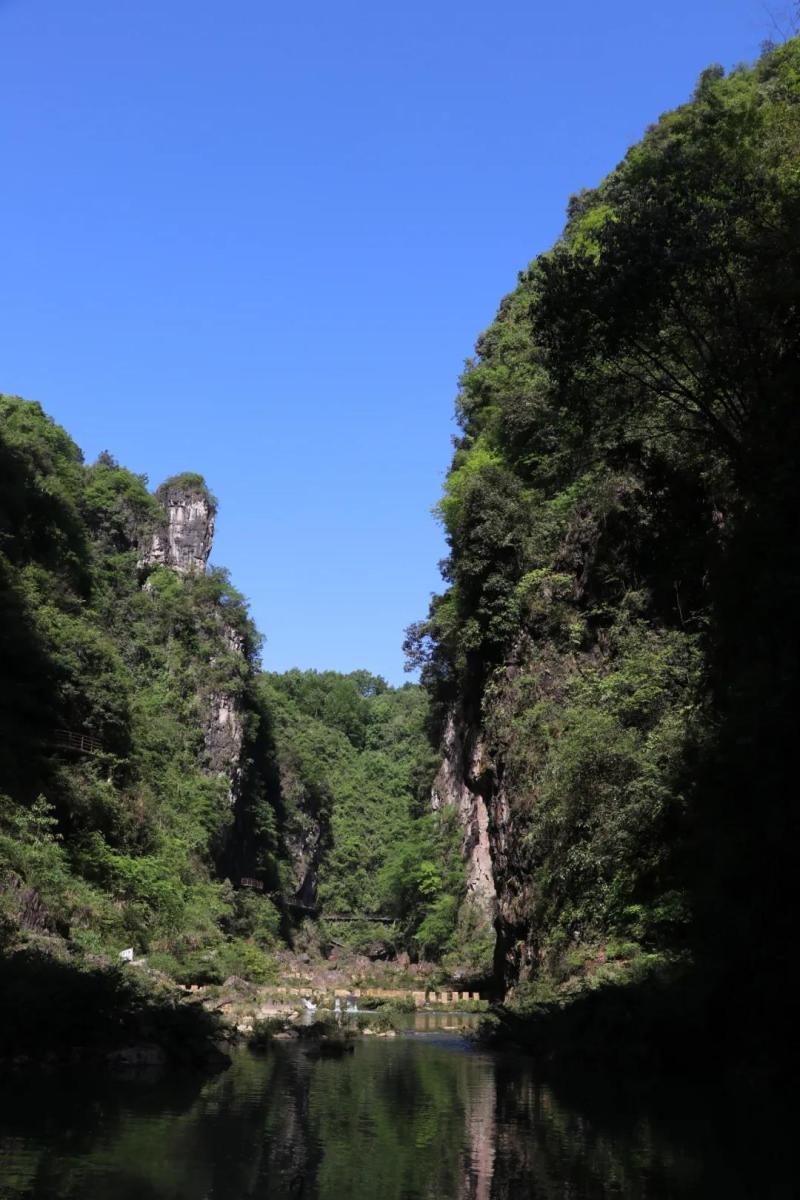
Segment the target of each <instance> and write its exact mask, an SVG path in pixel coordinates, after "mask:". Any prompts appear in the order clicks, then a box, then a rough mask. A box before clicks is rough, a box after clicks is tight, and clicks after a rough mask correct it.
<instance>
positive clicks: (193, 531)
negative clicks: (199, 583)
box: [141, 480, 216, 574]
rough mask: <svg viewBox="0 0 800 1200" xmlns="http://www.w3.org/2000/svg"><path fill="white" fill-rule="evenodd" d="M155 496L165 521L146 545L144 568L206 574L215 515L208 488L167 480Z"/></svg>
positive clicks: (191, 482)
mask: <svg viewBox="0 0 800 1200" xmlns="http://www.w3.org/2000/svg"><path fill="white" fill-rule="evenodd" d="M156 496H157V498H158V500H160V502H161V504H162V506H163V509H164V521H163V523H161V524H160V525H158V526H157V528H156V529H155V530H154V531H153V532H152V534H151V536H150V539H149V542H147V543H146V544H145V547H144V550H143V554H142V558H141V566H143V567H171V568H172V570H173V571H178V572H180V573H181V574H189V573H192V572H202V571H205V569H206V564H207V562H208V556H209V554H210V553H211V543H212V541H213V538H214V520H215V516H216V513H215V509H214V506H213V504H212V502H211V500H210V498H209V495H208V492H207V490H206V488H205V486H204V485H203V484H202V483H196V482H194V481H188V482H187V481H186V480H178V481H175V482H172V481H168V482H167V483H165V484H162V486H161V487H160V488H159V489H158V491H157V492H156Z"/></svg>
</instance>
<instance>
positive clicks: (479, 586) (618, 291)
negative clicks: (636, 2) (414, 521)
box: [407, 40, 800, 1024]
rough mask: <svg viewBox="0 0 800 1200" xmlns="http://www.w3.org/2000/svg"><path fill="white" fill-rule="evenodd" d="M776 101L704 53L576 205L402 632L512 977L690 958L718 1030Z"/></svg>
mask: <svg viewBox="0 0 800 1200" xmlns="http://www.w3.org/2000/svg"><path fill="white" fill-rule="evenodd" d="M799 101H800V43H798V41H796V40H795V41H792V42H789V43H787V44H786V45H784V46H782V47H780V48H777V49H773V50H770V51H767V52H766V53H765V54H764V55H763V56H762V58H761V60H760V61H759V62H758V63H757V65H756V66H755V67H754V68H753V69H747V68H741V69H737V70H734V71H733V72H731V73H730V74H729V75H728V76H727V77H726V76H725V75H724V72H723V71H722V69H721V68H716V67H712V68H710V69H709V70H707V71H705V72H704V73H703V75H702V76H701V78H700V81H699V83H698V85H697V89H696V92H695V95H694V97H693V98H692V100H691V101H690V102H689V103H687V104H685V105H684V106H682V107H681V108H679V109H677V110H675V111H674V112H670V113H667V114H666V115H665V116H663V117H662V118H661V119H660V120H659V121H658V123H657V124H655V125H654V126H652V127H651V128H650V129H649V130H648V131H647V133H646V135H645V137H644V138H643V139H642V141H641V142H639V143H638V144H637V145H635V146H634V147H633V148H632V149H631V150H630V151H629V153H628V154H627V156H626V158H625V159H624V161H623V162H622V163H621V164H620V165H619V166H618V167H617V168H616V170H614V171H613V172H612V173H611V174H610V175H609V176H608V178H606V179H605V180H604V181H603V182H602V183H601V184H600V186H599V187H597V188H596V189H594V190H592V191H583V192H581V193H579V194H577V195H575V196H573V197H572V199H571V200H570V203H569V208H568V219H567V224H566V227H565V229H564V233H563V236H562V237H561V238H560V240H559V241H558V242H557V244H556V245H555V246H554V247H553V248H552V249H551V250H549V251H547V252H546V253H543V254H541V255H540V256H539V257H538V258H537V259H536V260H535V261H534V262H533V263H531V265H530V266H529V267H528V268H527V269H526V270H524V271H522V272H521V273H520V276H519V281H518V284H517V287H516V288H515V290H514V291H513V292H512V293H511V294H509V295H508V296H506V297H505V299H504V300H503V301H502V303H501V305H500V309H499V312H498V314H497V317H496V319H495V321H494V323H493V324H492V325H491V326H490V328H489V329H488V330H487V331H486V332H485V333H484V334H483V335H482V336H481V337H480V339H479V341H478V344H477V349H476V355H475V358H474V359H473V360H472V361H470V362H469V363H468V365H467V369H466V371H465V373H464V375H463V377H462V379H461V387H460V392H459V396H458V420H459V425H460V429H461V433H460V436H459V438H458V440H457V444H456V449H455V454H454V457H453V462H452V466H451V469H450V472H449V475H448V477H447V481H446V485H445V490H444V495H443V497H442V500H441V503H440V514H441V519H442V521H443V524H444V527H445V530H446V533H447V538H448V543H449V547H450V553H449V557H448V559H447V562H446V564H445V568H444V577H445V582H446V585H447V586H446V589H445V590H444V591H443V592H442V594H441V595H438V596H436V597H435V598H434V599H433V601H432V604H431V608H430V612H429V615H428V618H427V620H425V621H422V622H420V623H419V624H418V625H416V626H415V627H413V628H412V629H411V630H410V631H409V637H408V643H407V646H408V650H409V653H410V657H411V660H412V662H413V663H414V664H415V665H419V666H421V668H422V678H423V682H424V685H425V687H426V688H427V689H428V692H429V694H430V696H431V700H432V705H433V713H434V737H435V739H438V743H439V744H440V746H441V747H442V751H443V753H444V756H445V759H446V772H445V773H446V775H447V776H449V778H450V779H451V780H455V781H456V782H455V785H454V786H452V787H451V788H450V794H449V799H450V801H451V802H452V803H458V804H459V805H460V807H461V810H462V812H466V813H467V826H468V827H467V837H466V845H467V849H468V852H469V853H471V854H472V855H473V856H474V855H476V854H481V855H483V856H484V857H485V856H486V854H487V853H488V855H489V857H490V860H491V880H490V881H489V883H488V885H487V888H486V892H487V896H488V897H489V899H488V903H490V904H491V903H492V900H491V891H492V886H493V888H494V890H495V891H496V901H495V902H494V912H495V923H496V929H497V934H498V942H497V953H496V960H495V962H496V971H497V976H498V979H499V980H501V981H502V983H503V984H504V985H505V986H512V987H516V991H517V994H518V995H525V994H527V995H528V996H529V997H533V998H534V999H536V998H539V999H548V998H552V997H553V996H558V995H565V994H568V993H569V992H571V991H572V992H574V991H578V990H580V989H585V988H587V987H590V986H593V985H596V984H597V983H599V982H601V981H603V980H605V981H606V982H608V981H613V980H614V979H618V980H624V979H628V980H631V979H633V978H634V977H635V978H642V977H643V976H644V975H646V974H647V973H648V972H649V971H657V970H659V969H666V967H667V965H668V964H672V965H673V967H674V966H675V964H676V963H679V962H683V963H684V964H687V966H686V969H688V970H695V971H696V970H697V969H698V967H700V966H701V967H702V968H703V971H704V972H705V974H704V980H705V983H704V986H705V987H706V989H707V995H708V996H713V1001H712V1000H710V1001H709V1004H712V1003H713V1004H716V1003H717V1002H718V1001H719V1000H720V997H725V996H728V997H729V996H730V995H733V994H735V995H736V996H737V1003H738V1004H739V1009H737V1014H736V1016H735V1017H734V1016H731V1021H732V1022H734V1021H735V1020H738V1019H739V1018H740V1017H741V1015H742V1013H743V1012H746V1011H747V1007H748V1005H749V1004H750V1003H751V1002H752V1003H753V1004H757V1005H758V1008H767V1007H769V1006H774V1005H777V1006H778V1007H780V1000H779V997H780V996H781V994H782V992H783V990H784V982H785V978H786V970H785V968H786V966H787V964H788V955H789V952H790V945H791V923H790V920H789V917H788V912H789V910H790V908H791V906H790V905H789V904H787V897H788V896H789V895H790V894H791V891H792V880H793V877H794V860H795V856H796V844H795V827H794V807H795V806H794V802H793V801H792V800H791V795H792V793H793V791H794V788H793V786H792V781H793V779H794V776H795V773H796V770H795V762H794V757H795V728H796V718H795V716H794V713H796V711H797V708H796V701H797V678H798V654H797V651H798V647H797V611H798V584H799V583H800V562H799V561H798V545H799V544H798V537H797V514H798V499H799V497H798V471H797V463H798V450H799V449H800V446H799V445H798V440H799V439H798V417H797V394H798V384H800V361H799V360H798V347H799V344H800V343H799V342H798V334H799V333H800V165H799V164H800V158H798V151H799V150H800V105H799V103H798V102H799ZM481 831H483V832H481ZM478 834H480V836H478ZM476 870H478V873H479V874H480V868H479V867H476ZM689 963H692V964H694V967H689V966H688V964H689ZM521 982H522V983H524V984H525V987H522V988H521V987H520V986H519V985H520V983H521ZM767 997H769V1000H767V999H766V998H767ZM729 1011H730V1006H728V1007H727V1008H726V1007H722V1008H719V1009H718V1016H719V1021H718V1023H722V1024H724V1022H725V1014H726V1013H728V1012H729ZM761 1015H762V1016H765V1014H764V1013H761ZM765 1019H766V1018H765ZM756 1020H757V1010H756V1009H755V1008H753V1009H752V1010H751V1011H750V1013H749V1016H748V1021H749V1023H750V1024H752V1023H753V1022H754V1021H756Z"/></svg>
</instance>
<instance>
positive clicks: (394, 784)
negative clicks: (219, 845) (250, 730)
mask: <svg viewBox="0 0 800 1200" xmlns="http://www.w3.org/2000/svg"><path fill="white" fill-rule="evenodd" d="M261 686H262V693H261V694H262V698H263V701H264V704H265V707H266V708H267V709H268V710H269V711H270V713H272V714H273V718H274V731H275V741H276V746H277V757H278V763H279V768H280V777H281V785H282V795H283V798H284V804H285V811H286V826H285V838H286V843H287V848H288V850H289V853H288V855H287V860H286V861H287V871H289V872H290V873H292V875H293V878H292V879H291V882H289V881H288V880H287V885H286V890H287V892H288V891H292V892H293V893H294V894H295V895H296V896H297V897H298V898H299V900H300V901H301V902H305V903H306V904H307V905H308V906H310V907H313V908H315V909H317V910H318V912H319V914H320V916H321V919H322V922H323V930H324V935H325V936H326V937H335V939H336V940H337V941H339V942H345V943H346V944H349V945H351V946H353V947H354V948H358V947H360V948H363V949H371V948H374V949H375V950H377V951H379V952H381V947H382V946H383V947H384V951H383V952H386V953H391V952H393V951H397V950H409V951H411V952H412V953H414V954H421V955H423V956H425V957H429V958H436V959H439V958H441V957H442V956H444V955H448V954H449V955H451V956H455V958H456V959H459V958H460V957H461V956H462V955H463V954H464V953H465V949H466V948H465V947H464V946H462V944H461V941H460V937H459V924H458V912H459V907H460V905H461V903H462V901H463V896H464V886H465V885H464V870H463V862H462V859H461V854H460V836H459V831H458V829H457V828H456V827H455V824H454V821H453V816H454V814H450V813H444V814H441V815H439V814H433V813H431V812H430V811H429V810H430V789H431V780H432V778H433V774H434V772H435V770H436V766H437V757H436V755H435V754H434V753H433V751H432V749H431V747H430V745H429V742H428V738H427V732H426V730H427V716H428V705H427V699H426V696H425V693H424V692H423V691H422V690H421V689H420V688H419V687H418V686H415V685H412V684H406V685H405V686H404V687H402V688H392V687H390V686H389V685H388V684H387V683H386V681H385V680H383V679H381V678H380V677H376V676H374V675H370V674H369V673H368V672H366V671H354V672H351V673H350V674H349V675H342V674H338V673H337V672H334V671H323V672H317V671H288V672H286V673H285V674H283V675H276V674H265V675H264V676H262V684H261ZM326 914H328V915H330V914H335V915H337V916H342V915H343V916H348V917H361V918H363V919H362V920H360V921H352V922H345V923H339V924H336V925H335V927H334V926H333V925H332V924H331V925H330V926H328V925H326V923H325V917H326ZM370 915H373V916H374V915H381V916H384V917H393V918H395V922H394V923H393V924H392V926H391V927H390V928H388V929H387V927H386V926H384V925H381V924H377V923H375V922H370V920H369V916H370Z"/></svg>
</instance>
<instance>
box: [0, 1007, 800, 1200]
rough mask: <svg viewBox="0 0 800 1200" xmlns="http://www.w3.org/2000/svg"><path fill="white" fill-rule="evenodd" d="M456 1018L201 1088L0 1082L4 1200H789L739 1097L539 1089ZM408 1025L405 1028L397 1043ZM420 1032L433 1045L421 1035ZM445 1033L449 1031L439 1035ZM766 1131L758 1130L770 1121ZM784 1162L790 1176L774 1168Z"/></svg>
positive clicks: (280, 1056) (73, 1074)
mask: <svg viewBox="0 0 800 1200" xmlns="http://www.w3.org/2000/svg"><path fill="white" fill-rule="evenodd" d="M454 1020H455V1019H454V1018H447V1017H441V1018H436V1019H434V1020H425V1021H421V1020H418V1021H417V1022H416V1028H409V1029H407V1030H406V1031H405V1033H404V1034H403V1035H401V1036H398V1037H396V1038H394V1039H383V1038H374V1037H373V1038H364V1039H363V1040H360V1041H359V1042H358V1043H357V1045H356V1047H355V1052H354V1053H353V1054H352V1055H348V1056H346V1057H345V1058H343V1059H324V1058H323V1059H319V1058H317V1059H315V1058H313V1057H310V1056H309V1055H308V1054H307V1053H305V1052H304V1049H303V1048H302V1046H300V1045H298V1044H297V1043H293V1042H279V1043H275V1044H274V1045H273V1046H272V1047H271V1048H270V1049H269V1050H268V1051H267V1052H266V1053H264V1054H260V1055H257V1054H253V1053H251V1052H250V1051H248V1050H240V1051H237V1052H236V1053H235V1055H234V1061H233V1064H232V1066H231V1067H230V1069H229V1070H227V1071H225V1072H224V1073H222V1074H220V1075H217V1076H214V1077H213V1078H210V1079H209V1078H199V1077H194V1076H191V1075H189V1076H187V1075H185V1074H174V1075H171V1076H168V1077H148V1076H147V1075H142V1074H134V1075H131V1076H130V1077H128V1078H121V1077H119V1076H111V1075H108V1074H100V1075H91V1074H86V1073H84V1072H81V1071H79V1070H71V1071H69V1072H65V1071H53V1072H43V1071H38V1072H30V1073H27V1074H15V1075H14V1076H13V1077H11V1076H9V1077H7V1078H6V1079H5V1080H4V1081H3V1083H2V1089H1V1090H0V1197H2V1200H22V1198H25V1200H246V1198H247V1200H249V1198H251V1197H252V1198H253V1200H283V1198H286V1200H298V1198H299V1200H529V1198H530V1200H595V1198H598V1200H599V1198H602V1200H605V1198H606V1197H608V1198H609V1200H610V1198H612V1197H613V1198H615V1200H619V1198H624V1200H628V1198H629V1200H684V1198H692V1200H694V1198H697V1200H700V1198H702V1200H709V1198H711V1197H717V1196H719V1197H725V1200H739V1198H740V1197H741V1198H744V1197H748V1198H750V1197H752V1198H754V1200H755V1198H757V1200H783V1198H784V1197H786V1198H787V1200H788V1198H789V1197H791V1196H794V1195H796V1194H797V1193H796V1192H795V1191H794V1189H793V1186H792V1183H793V1181H791V1176H790V1172H789V1168H790V1163H789V1150H788V1149H787V1147H789V1146H790V1144H791V1143H790V1140H789V1139H787V1138H784V1137H782V1136H781V1135H780V1134H779V1133H778V1131H777V1128H776V1126H775V1124H774V1122H773V1121H772V1120H771V1119H767V1118H766V1117H763V1115H762V1117H758V1116H756V1115H754V1113H755V1109H754V1107H753V1106H752V1105H750V1104H749V1102H748V1101H749V1097H748V1096H747V1094H746V1093H743V1094H742V1095H739V1096H737V1095H734V1096H730V1095H729V1096H728V1097H727V1099H726V1100H725V1101H724V1102H722V1101H721V1100H719V1098H718V1097H714V1098H711V1097H709V1096H708V1095H705V1094H703V1093H702V1092H700V1093H698V1091H697V1089H689V1088H686V1089H685V1090H681V1089H677V1090H674V1089H673V1090H672V1091H671V1092H670V1093H669V1094H664V1093H661V1094H658V1093H656V1094H655V1095H654V1094H653V1093H651V1092H648V1093H639V1094H634V1095H632V1094H631V1093H630V1090H629V1089H627V1090H624V1089H620V1087H619V1086H618V1085H617V1084H616V1083H615V1082H614V1081H613V1080H608V1079H595V1080H593V1081H591V1087H587V1081H586V1080H584V1081H583V1083H582V1084H581V1086H580V1087H579V1088H577V1089H576V1087H575V1086H574V1085H573V1086H571V1087H567V1086H566V1085H565V1084H564V1083H563V1082H562V1083H561V1084H559V1085H558V1086H556V1085H554V1084H553V1083H552V1082H550V1083H548V1082H543V1081H542V1079H540V1078H539V1077H538V1074H537V1071H536V1069H535V1064H534V1063H532V1062H531V1061H530V1060H527V1059H525V1058H524V1057H522V1056H519V1055H517V1054H512V1053H495V1052H492V1053H490V1052H487V1051H484V1050H477V1049H475V1048H473V1047H472V1046H471V1045H470V1044H469V1043H468V1042H467V1041H465V1040H464V1039H463V1038H462V1037H460V1036H459V1035H458V1033H457V1032H456V1031H455V1030H454V1029H453V1028H452V1026H453V1024H454ZM414 1024H415V1022H414V1019H413V1018H411V1019H410V1021H409V1025H410V1026H413V1025H414ZM426 1026H427V1028H426ZM448 1026H450V1028H448ZM762 1118H763V1119H762ZM784 1156H785V1157H784Z"/></svg>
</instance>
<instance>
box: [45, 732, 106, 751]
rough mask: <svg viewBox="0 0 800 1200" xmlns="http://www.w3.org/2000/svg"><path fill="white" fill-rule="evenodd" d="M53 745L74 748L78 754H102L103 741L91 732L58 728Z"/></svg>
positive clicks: (67, 748) (64, 748)
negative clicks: (77, 731)
mask: <svg viewBox="0 0 800 1200" xmlns="http://www.w3.org/2000/svg"><path fill="white" fill-rule="evenodd" d="M53 745H54V746H56V747H57V748H58V749H59V750H74V751H75V752H76V753H77V754H100V753H102V750H103V743H102V742H101V741H100V740H99V738H96V737H92V735H91V734H89V733H74V732H72V731H71V730H69V729H57V730H56V731H55V733H54V734H53Z"/></svg>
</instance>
